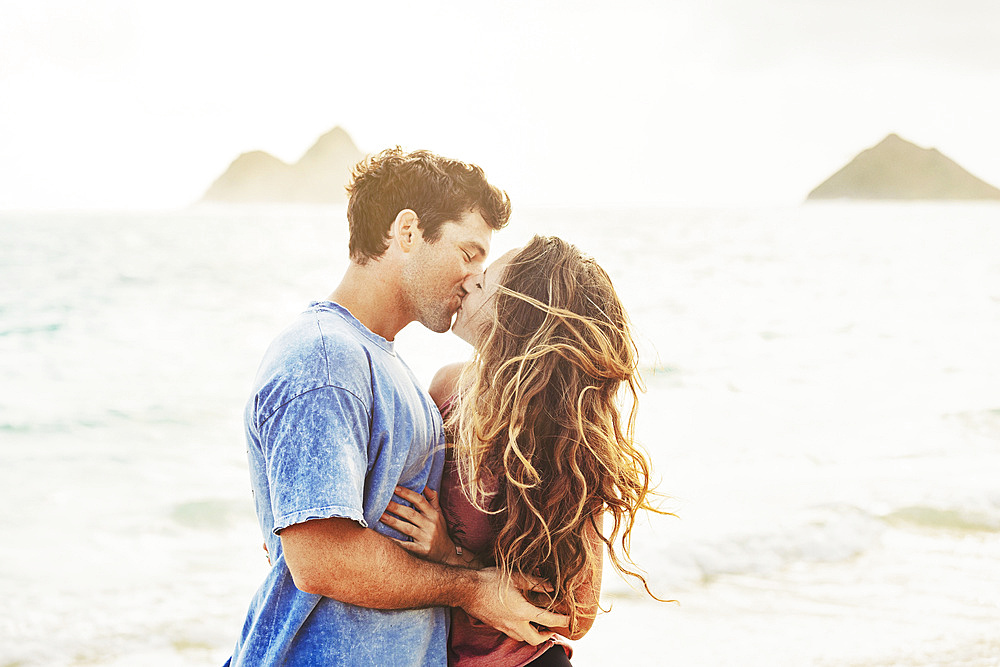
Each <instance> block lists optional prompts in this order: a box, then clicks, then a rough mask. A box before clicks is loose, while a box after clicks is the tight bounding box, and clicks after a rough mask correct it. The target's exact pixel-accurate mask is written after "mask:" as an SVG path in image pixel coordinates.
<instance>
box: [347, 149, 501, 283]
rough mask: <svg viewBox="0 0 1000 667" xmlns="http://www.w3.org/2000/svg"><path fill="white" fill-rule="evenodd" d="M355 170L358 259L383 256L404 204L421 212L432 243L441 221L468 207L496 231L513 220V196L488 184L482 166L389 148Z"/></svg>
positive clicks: (353, 220)
mask: <svg viewBox="0 0 1000 667" xmlns="http://www.w3.org/2000/svg"><path fill="white" fill-rule="evenodd" d="M351 175H352V179H351V183H350V184H349V185H348V186H347V193H348V195H349V196H350V201H349V202H348V204H347V221H348V224H349V227H350V233H351V237H350V245H349V248H350V253H351V259H352V260H353V261H355V262H357V263H358V264H366V263H367V262H368V261H369V260H370V259H376V258H378V257H381V256H382V254H383V253H384V252H385V250H386V248H388V247H389V242H388V236H389V228H390V227H391V226H392V222H393V220H395V219H396V216H397V215H398V214H399V212H400V211H402V210H404V209H410V210H412V211H413V212H414V213H416V214H417V218H418V219H419V220H420V222H419V224H418V225H417V226H418V228H419V229H420V231H421V232H422V233H423V235H424V238H425V239H426V240H427V241H428V242H430V243H434V242H435V241H437V240H438V239H439V238H440V237H441V225H443V224H444V223H446V222H450V221H456V220H458V219H459V218H460V217H462V215H464V214H465V213H468V212H469V211H473V212H478V213H479V214H480V215H482V216H483V219H484V220H486V224H487V225H489V226H490V228H491V229H494V230H496V229H501V228H503V227H504V226H505V225H506V224H507V221H508V220H509V219H510V198H509V197H508V196H507V193H506V192H504V191H503V190H500V189H499V188H497V187H496V186H493V185H490V184H489V182H488V181H487V180H486V174H485V173H484V172H483V170H482V168H480V167H478V166H477V165H474V164H468V163H466V162H460V161H458V160H451V159H448V158H445V157H441V156H440V155H436V154H434V153H431V152H430V151H424V150H418V151H412V152H409V153H407V152H405V151H403V149H402V148H400V147H399V146H396V147H395V148H388V149H386V150H384V151H382V152H381V153H378V154H377V155H371V156H368V157H367V158H365V159H364V160H362V161H361V162H359V163H358V164H357V165H356V166H355V167H354V169H353V170H352V172H351Z"/></svg>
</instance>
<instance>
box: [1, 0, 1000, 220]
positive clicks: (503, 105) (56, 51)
mask: <svg viewBox="0 0 1000 667" xmlns="http://www.w3.org/2000/svg"><path fill="white" fill-rule="evenodd" d="M997 26H1000V3H998V2H996V0H837V2H802V1H800V0H658V1H652V2H640V1H636V0H620V1H618V2H615V3H610V2H600V3H598V2H589V1H585V0H576V1H572V2H569V1H567V2H537V1H535V2H532V1H528V0H506V1H505V2H502V3H500V2H497V3H476V2H469V1H468V0H464V1H458V2H396V1H388V2H386V1H382V2H353V3H345V2H332V1H330V0H324V1H321V2H320V1H308V0H304V1H301V2H288V3H263V2H247V1H242V2H219V1H214V0H200V1H198V2H187V1H175V2H157V3H153V2H132V1H127V0H88V1H87V2H80V1H77V0H67V1H62V2H60V1H55V0H0V208H6V209H11V208H17V209H21V208H161V207H169V208H174V207H183V206H187V205H188V204H190V203H192V202H193V201H195V200H197V199H198V198H199V197H200V196H201V194H202V193H203V192H204V190H205V189H206V188H207V187H208V186H209V185H210V184H211V182H212V181H213V180H214V179H215V178H216V177H217V176H218V175H219V174H220V173H222V171H223V170H225V168H226V167H227V166H228V164H229V163H230V162H231V161H232V160H233V159H234V158H235V157H236V156H237V155H239V154H240V153H242V152H246V151H249V150H255V149H260V150H266V151H268V152H270V153H272V154H274V155H276V156H278V157H279V158H281V159H283V160H286V161H290V162H294V161H295V160H297V159H298V158H299V156H300V155H301V154H302V153H303V152H304V151H305V150H306V149H307V148H308V147H309V146H310V145H311V144H312V143H313V141H315V140H316V138H317V137H319V136H320V135H321V134H323V133H324V132H326V131H327V130H329V129H331V128H332V127H333V126H335V125H341V126H343V127H344V128H345V129H346V130H347V131H348V132H349V133H350V134H351V135H352V137H353V138H354V140H355V142H356V143H357V144H358V145H359V147H360V148H361V149H362V150H364V151H376V150H379V149H381V148H384V147H386V146H388V145H394V144H397V143H398V144H401V145H403V146H404V147H406V148H429V149H431V150H434V151H436V152H439V153H443V154H446V155H449V156H454V157H458V158H460V159H464V160H468V161H473V162H478V163H479V164H481V165H482V166H483V167H484V168H485V169H486V170H487V173H488V175H489V176H490V178H491V180H493V181H494V182H496V183H497V184H498V185H500V186H501V187H504V188H505V189H507V190H508V192H509V193H510V195H511V197H512V199H513V200H514V204H515V206H517V205H518V204H532V205H538V204H542V205H545V204H553V205H567V204H570V205H575V204H579V205H591V204H608V205H610V204H629V203H634V204H668V205H692V206H712V205H743V204H784V203H789V204H793V203H796V202H799V201H801V200H802V199H803V198H804V197H805V195H806V194H807V193H808V192H809V190H811V189H812V188H813V187H814V186H815V185H817V184H819V183H820V182H821V181H823V180H824V179H825V178H826V177H828V176H829V175H830V174H832V173H833V172H834V171H836V170H837V169H839V168H840V167H841V166H843V165H844V164H845V163H846V162H847V161H848V160H849V159H850V158H851V157H853V156H854V155H855V154H856V153H858V152H859V151H860V150H862V149H864V148H867V147H869V146H871V145H874V144H875V143H877V142H878V141H879V140H881V139H882V138H883V137H884V136H885V135H886V134H888V133H889V132H896V133H898V134H900V135H901V136H903V137H904V138H906V139H909V140H910V141H913V142H914V143H916V144H918V145H921V146H925V147H930V146H933V147H936V148H938V149H939V150H941V151H942V152H943V153H945V154H946V155H948V156H949V157H951V158H953V159H954V160H956V161H957V162H958V163H959V164H961V165H962V166H964V167H965V168H966V169H968V170H969V171H971V172H972V173H973V174H975V175H977V176H979V177H980V178H983V179H984V180H986V181H988V182H991V183H992V184H994V185H998V186H1000V121H998V118H1000V40H998V39H997V38H996V36H997Z"/></svg>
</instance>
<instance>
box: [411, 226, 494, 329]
mask: <svg viewBox="0 0 1000 667" xmlns="http://www.w3.org/2000/svg"><path fill="white" fill-rule="evenodd" d="M492 238H493V230H492V229H490V226H489V225H487V224H486V220H484V219H483V216H482V215H480V214H479V212H473V211H469V212H467V213H465V214H463V215H462V217H460V218H459V219H458V220H456V221H454V222H446V223H444V224H443V225H442V226H441V236H440V237H439V238H438V240H437V241H435V242H434V243H427V242H426V241H423V242H422V243H420V244H419V245H418V246H417V248H416V249H415V250H414V254H413V257H412V258H410V261H409V262H407V264H406V266H405V267H404V269H403V290H404V293H405V295H406V296H407V298H408V301H409V302H410V306H411V307H412V308H413V315H414V319H415V320H417V321H418V322H420V323H421V324H423V325H424V326H425V327H427V328H428V329H430V330H431V331H436V332H438V333H444V332H445V331H447V330H448V329H449V328H451V319H452V317H454V315H455V311H457V310H458V307H459V306H460V305H461V303H462V297H463V296H465V288H464V287H463V283H464V282H465V281H466V279H468V278H469V276H472V275H476V274H478V273H481V272H482V270H483V262H484V261H485V260H486V255H487V254H488V253H489V251H490V240H491V239H492Z"/></svg>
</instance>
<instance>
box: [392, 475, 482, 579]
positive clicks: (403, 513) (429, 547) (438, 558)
mask: <svg viewBox="0 0 1000 667" xmlns="http://www.w3.org/2000/svg"><path fill="white" fill-rule="evenodd" d="M396 495H397V496H399V497H400V498H402V499H403V500H405V501H407V502H408V503H410V504H411V505H413V507H406V506H405V505H400V504H399V503H397V502H395V501H389V506H388V507H387V508H386V512H385V514H383V515H382V518H381V521H382V523H384V524H385V525H387V526H389V527H390V528H395V529H396V530H398V531H399V532H401V533H403V534H404V535H406V536H407V537H409V538H411V539H412V542H411V541H404V540H395V542H396V543H397V544H399V546H401V547H403V548H404V549H406V550H407V551H409V552H410V553H412V554H415V555H417V556H420V557H421V558H424V559H426V560H432V561H435V562H438V563H447V564H449V565H462V566H465V565H466V564H465V562H464V559H462V562H459V560H460V559H459V557H458V554H457V553H456V550H455V543H454V542H452V541H451V538H450V537H449V536H448V526H447V525H446V524H445V521H444V514H442V513H441V506H440V504H439V503H438V494H437V492H436V491H434V490H433V489H431V488H424V495H420V494H419V493H417V492H415V491H411V490H410V489H407V488H406V487H403V486H397V487H396ZM390 512H391V514H390ZM394 515H395V516H394Z"/></svg>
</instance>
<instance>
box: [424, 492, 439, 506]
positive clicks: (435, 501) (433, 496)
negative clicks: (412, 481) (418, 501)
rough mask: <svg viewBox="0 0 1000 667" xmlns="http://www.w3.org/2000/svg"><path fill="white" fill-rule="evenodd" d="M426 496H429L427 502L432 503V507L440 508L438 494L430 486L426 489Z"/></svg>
mask: <svg viewBox="0 0 1000 667" xmlns="http://www.w3.org/2000/svg"><path fill="white" fill-rule="evenodd" d="M424 495H425V496H427V500H429V501H430V503H431V507H433V508H435V509H437V506H438V492H437V491H435V490H434V489H432V488H431V487H429V486H425V487H424Z"/></svg>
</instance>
